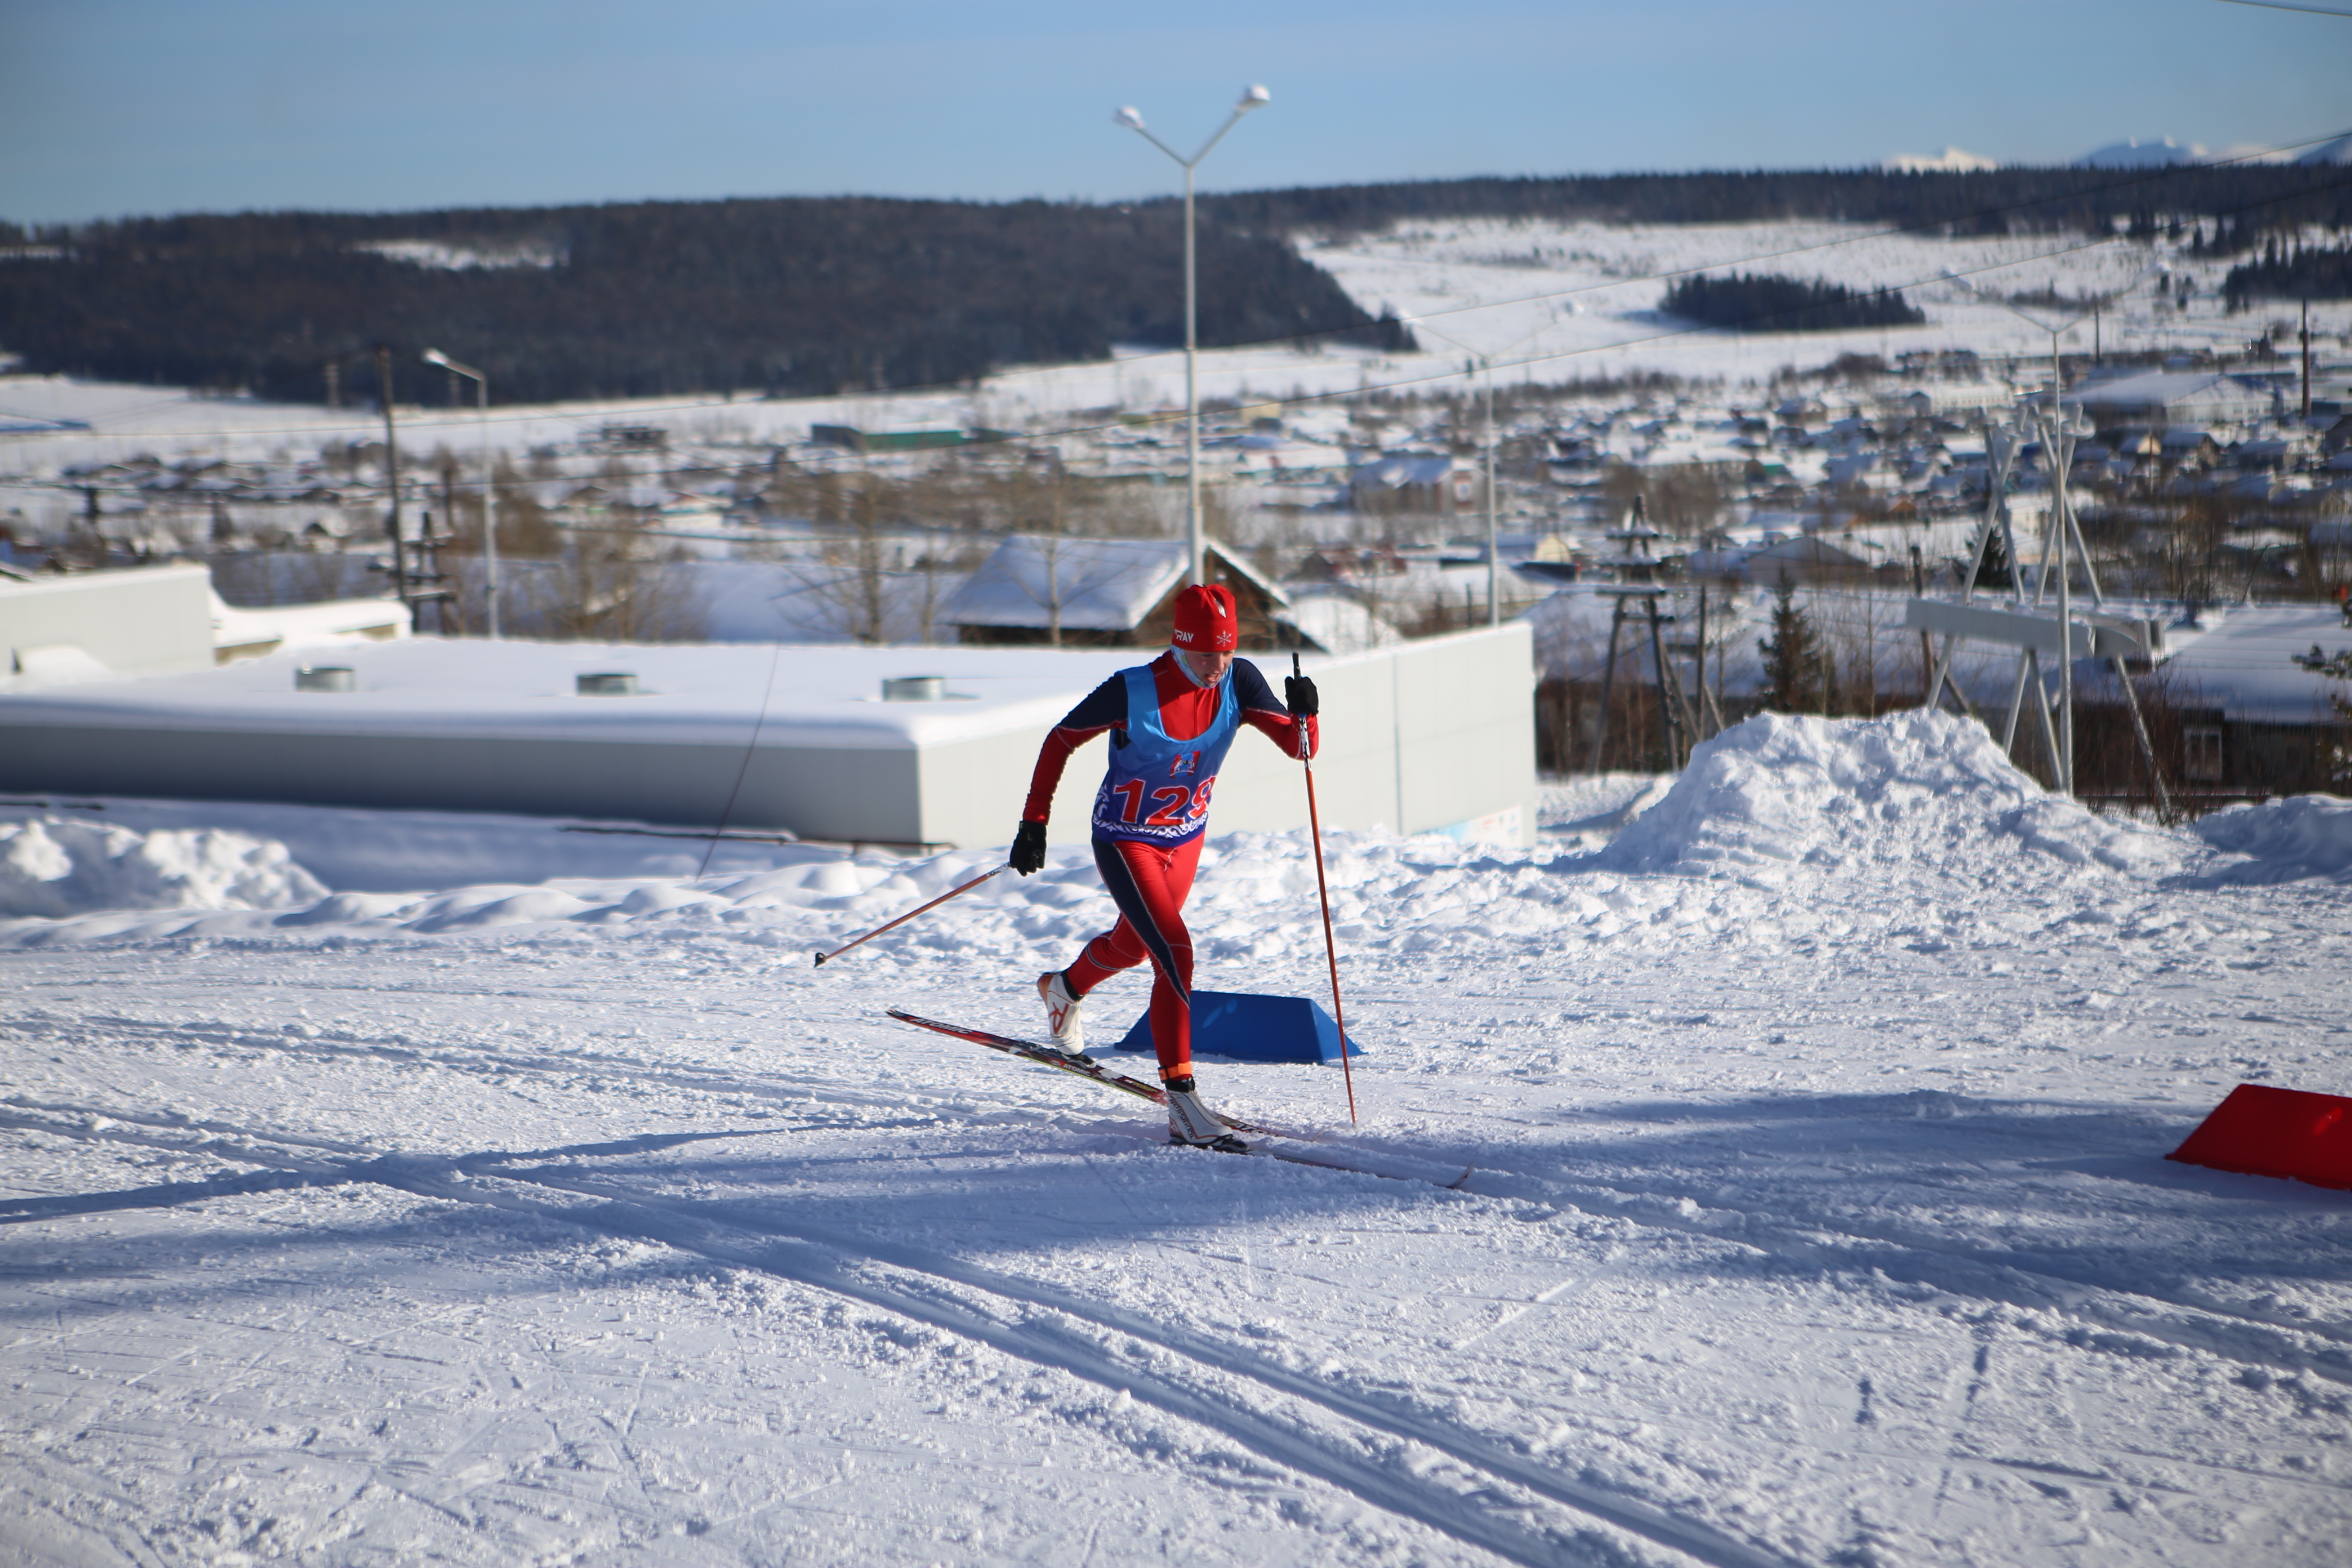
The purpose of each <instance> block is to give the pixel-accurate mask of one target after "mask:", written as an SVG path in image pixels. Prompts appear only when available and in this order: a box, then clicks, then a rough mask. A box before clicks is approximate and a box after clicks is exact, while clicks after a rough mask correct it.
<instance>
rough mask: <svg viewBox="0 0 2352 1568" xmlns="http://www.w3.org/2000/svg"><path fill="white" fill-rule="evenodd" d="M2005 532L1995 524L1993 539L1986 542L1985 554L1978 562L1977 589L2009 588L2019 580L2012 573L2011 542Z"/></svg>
mask: <svg viewBox="0 0 2352 1568" xmlns="http://www.w3.org/2000/svg"><path fill="white" fill-rule="evenodd" d="M2005 532H2006V531H2004V530H2003V529H2002V528H2000V525H1998V524H1995V525H1994V528H1993V531H1992V537H1991V538H1990V539H1988V540H1986V541H1985V547H1984V554H1983V556H1982V557H1981V558H1980V559H1979V561H1978V562H1977V580H1976V584H1975V585H1976V586H1977V587H1979V588H2008V587H2012V586H2014V585H2015V584H2016V582H2017V579H2016V578H2015V577H2014V576H2013V575H2012V574H2011V572H2010V566H2009V542H2008V540H2007V538H2006V537H2005Z"/></svg>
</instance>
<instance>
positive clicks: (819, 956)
mask: <svg viewBox="0 0 2352 1568" xmlns="http://www.w3.org/2000/svg"><path fill="white" fill-rule="evenodd" d="M816 966H817V967H818V968H819V969H823V968H824V954H823V953H821V952H820V953H818V954H817V955H816Z"/></svg>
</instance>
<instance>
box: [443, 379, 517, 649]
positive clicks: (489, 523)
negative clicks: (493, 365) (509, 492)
mask: <svg viewBox="0 0 2352 1568" xmlns="http://www.w3.org/2000/svg"><path fill="white" fill-rule="evenodd" d="M425 363H426V364H437V365H439V366H440V367H441V368H442V369H443V370H446V371H447V372H449V373H450V374H453V375H462V376H464V377H465V378H466V379H467V380H468V381H470V382H472V383H473V384H474V392H475V399H474V406H475V408H476V410H477V411H478V413H479V414H480V415H481V419H482V575H483V588H482V597H483V599H484V601H485V602H486V603H487V604H488V607H489V617H488V619H489V628H490V637H491V638H492V640H494V641H495V640H496V639H497V637H498V635H499V475H498V460H497V458H496V457H495V456H494V455H493V453H492V452H491V450H490V378H489V377H488V376H487V375H484V374H482V373H481V372H480V371H478V370H476V369H474V368H473V367H472V366H471V365H463V364H459V363H457V361H456V360H453V359H451V358H450V357H449V356H448V355H447V354H445V353H442V352H441V351H440V350H439V349H426V350H425Z"/></svg>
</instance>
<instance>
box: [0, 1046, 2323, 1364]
mask: <svg viewBox="0 0 2352 1568" xmlns="http://www.w3.org/2000/svg"><path fill="white" fill-rule="evenodd" d="M87 1022H88V1023H90V1024H102V1025H104V1026H107V1027H109V1028H110V1029H112V1030H116V1031H121V1032H125V1033H137V1034H143V1035H146V1036H148V1037H152V1038H154V1039H156V1040H157V1041H158V1042H160V1043H185V1041H186V1039H187V1038H188V1037H190V1036H191V1035H192V1034H193V1035H194V1037H197V1038H200V1039H203V1040H205V1043H207V1044H215V1045H226V1046H239V1047H249V1048H268V1049H273V1050H277V1051H280V1052H284V1053H286V1054H289V1055H301V1054H304V1053H316V1054H318V1055H320V1056H362V1057H368V1058H376V1059H394V1060H404V1061H408V1060H413V1061H416V1062H419V1063H425V1064H433V1065H439V1066H445V1067H450V1068H457V1069H458V1070H465V1071H471V1072H478V1073H501V1074H510V1073H515V1072H530V1073H544V1072H550V1071H561V1072H564V1073H568V1074H573V1075H579V1074H589V1075H594V1074H599V1073H601V1074H604V1075H605V1076H609V1077H615V1078H634V1079H639V1080H651V1081H655V1082H660V1083H664V1084H667V1085H669V1086H670V1087H674V1088H681V1089H696V1090H699V1091H702V1092H707V1093H714V1094H735V1095H741V1096H747V1097H753V1098H758V1099H761V1100H770V1101H774V1102H784V1103H791V1104H797V1105H802V1106H806V1105H809V1104H811V1103H814V1104H818V1105H839V1106H844V1107H850V1108H856V1109H861V1110H898V1111H900V1112H904V1111H906V1110H908V1109H909V1108H910V1107H916V1106H919V1107H921V1108H923V1109H924V1110H927V1111H929V1112H930V1113H932V1114H933V1115H935V1116H937V1117H950V1116H951V1117H954V1118H956V1119H958V1120H961V1121H965V1122H967V1123H973V1122H1005V1123H1010V1124H1014V1125H1021V1126H1037V1125H1045V1126H1053V1127H1056V1128H1058V1129H1060V1130H1062V1131H1077V1130H1076V1129H1073V1128H1071V1127H1069V1126H1068V1124H1067V1121H1066V1116H1067V1115H1068V1112H1067V1111H1066V1110H1065V1109H1064V1108H1063V1107H1061V1106H1060V1105H1058V1104H1056V1103H1054V1102H1044V1101H1041V1102H1038V1103H1035V1104H1033V1105H1029V1106H1013V1105H1007V1106H1004V1107H1003V1108H1001V1109H995V1110H982V1109H980V1108H977V1107H975V1106H973V1105H971V1103H969V1102H968V1101H956V1100H925V1098H924V1097H922V1096H919V1095H917V1094H913V1093H908V1094H901V1095H884V1094H877V1093H872V1092H867V1091H860V1090H854V1089H833V1088H827V1087H820V1086H816V1085H813V1084H807V1083H788V1082H786V1081H781V1080H771V1081H769V1082H766V1083H760V1082H757V1081H753V1080H749V1079H743V1078H740V1077H736V1076H733V1075H730V1074H725V1073H719V1072H710V1071H706V1070H704V1069H699V1068H693V1067H692V1066H690V1065H685V1064H678V1065H670V1064H661V1063H655V1062H650V1061H647V1060H646V1059H644V1058H633V1057H627V1056H623V1055H619V1054H615V1053H605V1052H581V1053H562V1054H556V1055H547V1054H533V1055H529V1056H508V1055H504V1054H501V1053H499V1052H498V1051H495V1050H488V1049H482V1048H479V1047H417V1046H414V1045H409V1044H407V1043H405V1042H401V1041H394V1040H367V1039H365V1038H363V1037H343V1038H339V1039H337V1038H328V1037H309V1036H299V1035H282V1034H276V1033H262V1032H257V1031H253V1030H247V1029H242V1028H239V1027H237V1026H233V1025H227V1024H217V1025H210V1026H171V1025H161V1024H153V1023H148V1022H143V1021H141V1020H134V1019H126V1018H112V1017H109V1018H102V1019H91V1020H88V1021H87ZM14 1026H15V1027H16V1028H19V1029H26V1030H30V1029H33V1028H44V1027H46V1028H47V1029H48V1030H49V1031H51V1032H54V1030H55V1028H56V1027H57V1026H58V1023H57V1021H53V1020H27V1021H24V1022H19V1023H17V1024H16V1025H14ZM0 1027H5V1025H0ZM24 1109H27V1107H26V1102H24V1101H23V1100H17V1101H16V1102H15V1111H16V1112H21V1111H22V1110H24ZM38 1109H41V1110H52V1111H55V1112H57V1113H58V1114H60V1115H62V1116H68V1117H72V1118H76V1119H78V1120H79V1121H84V1122H88V1121H91V1120H96V1121H114V1122H132V1121H141V1122H144V1123H146V1124H147V1125H150V1126H154V1127H158V1128H173V1127H201V1128H203V1129H205V1130H206V1131H212V1132H213V1133H214V1134H215V1139H217V1140H223V1141H220V1142H206V1143H205V1144H202V1145H199V1146H197V1147H195V1148H193V1149H191V1150H190V1152H202V1153H205V1154H210V1155H214V1156H218V1157H223V1158H242V1159H245V1160H247V1163H268V1164H284V1163H286V1162H284V1161H279V1160H273V1159H267V1158H262V1157H260V1156H259V1153H258V1151H259V1150H261V1149H262V1148H263V1147H265V1146H267V1145H270V1144H276V1145H278V1146H281V1147H282V1146H286V1145H295V1146H298V1147H302V1148H305V1149H309V1148H327V1149H334V1148H341V1149H349V1150H351V1152H354V1153H368V1154H373V1153H376V1152H378V1151H375V1150H369V1149H363V1148H361V1147H360V1146H356V1145H334V1144H331V1143H328V1142H325V1141H321V1140H314V1139H306V1138H300V1137H294V1136H288V1135H280V1134H276V1133H269V1132H256V1131H250V1130H247V1129H242V1128H237V1127H236V1126H234V1125H232V1124H228V1123H215V1122H195V1121H177V1120H173V1119H172V1118H168V1117H154V1116H142V1115H141V1114H139V1113H135V1112H124V1111H115V1110H96V1109H91V1108H83V1107H68V1106H42V1107H39V1108H38ZM1093 1120H1094V1121H1100V1120H1101V1119H1100V1118H1095V1119H1093ZM861 1125H879V1124H877V1123H866V1124H861ZM0 1126H9V1127H24V1128H26V1129H28V1130H37V1131H47V1132H52V1133H58V1134H61V1135H64V1136H69V1137H75V1136H84V1135H85V1130H84V1129H81V1128H77V1127H76V1126H75V1125H74V1124H73V1123H72V1122H65V1123H51V1122H47V1121H40V1120H35V1119H26V1118H24V1117H23V1116H22V1115H21V1114H16V1113H12V1111H11V1108H10V1107H9V1106H7V1105H0ZM775 1131H782V1130H781V1129H778V1130H775ZM92 1135H96V1136H101V1137H108V1138H110V1141H114V1142H146V1143H149V1144H150V1146H153V1147H187V1145H186V1144H184V1143H175V1142H173V1141H170V1140H168V1139H159V1138H157V1137H155V1136H154V1135H152V1134H140V1133H134V1132H131V1131H98V1132H96V1133H95V1134H92ZM746 1135H748V1132H747V1134H746ZM240 1138H241V1139H245V1140H248V1141H250V1143H249V1144H248V1145H246V1146H247V1147H250V1148H252V1149H254V1150H255V1151H256V1152H254V1153H246V1154H240V1153H239V1152H238V1150H239V1148H240V1145H238V1144H237V1143H236V1142H226V1140H232V1139H240ZM615 1152H618V1151H617V1150H616V1151H615ZM1373 1152H1379V1150H1378V1149H1377V1147H1374V1151H1373ZM298 1168H300V1167H299V1163H298ZM1462 1190H1463V1191H1464V1192H1465V1193H1466V1194H1470V1195H1473V1196H1478V1197H1486V1198H1489V1199H1505V1200H1509V1199H1517V1200H1519V1201H1522V1202H1535V1203H1540V1204H1544V1205H1550V1206H1559V1207H1564V1208H1569V1209H1573V1210H1576V1211H1577V1212H1580V1213H1582V1214H1586V1215H1591V1216H1593V1217H1597V1218H1604V1219H1618V1220H1624V1221H1628V1222H1630V1223H1633V1224H1636V1225H1641V1226H1648V1227H1651V1228H1654V1229H1661V1230H1671V1231H1676V1232H1680V1233H1682V1234H1685V1235H1689V1236H1694V1237H1705V1238H1706V1239H1708V1240H1712V1241H1717V1242H1725V1243H1729V1244H1732V1245H1735V1246H1742V1247H1748V1248H1750V1249H1752V1250H1754V1251H1756V1252H1758V1253H1759V1254H1761V1255H1764V1256H1767V1257H1771V1258H1780V1259H1782V1260H1784V1261H1786V1262H1789V1263H1793V1264H1801V1265H1803V1266H1805V1267H1808V1268H1836V1269H1842V1270H1846V1271H1850V1272H1855V1273H1864V1274H1867V1273H1871V1272H1876V1273H1878V1274H1880V1275H1883V1276H1884V1277H1885V1278H1886V1279H1890V1280H1895V1281H1900V1282H1902V1283H1906V1284H1911V1285H1917V1286H1924V1287H1927V1288H1929V1289H1935V1290H1938V1291H1942V1292H1945V1293H1947V1294H1949V1295H1953V1296H1963V1297H1971V1298H1974V1299H1977V1300H1986V1301H1994V1302H1999V1303H2000V1304H2002V1305H2004V1306H2009V1307H2014V1308H2017V1309H2020V1310H2027V1311H2047V1312H2055V1313H2059V1314H2061V1315H2063V1316H2066V1317H2072V1318H2074V1319H2078V1320H2081V1321H2084V1322H2087V1323H2089V1324H2092V1325H2095V1327H2096V1328H2098V1329H2104V1330H2107V1331H2114V1332H2116V1333H2123V1334H2137V1335H2141V1336H2143V1337H2145V1338H2147V1339H2148V1340H2152V1341H2155V1342H2159V1343H2162V1344H2165V1345H2168V1346H2173V1347H2176V1348H2179V1349H2185V1350H2193V1351H2198V1352H2202V1353H2205V1354H2209V1355H2213V1356H2217V1357H2220V1358H2221V1359H2223V1360H2226V1361H2231V1362H2235V1363H2240V1364H2242V1365H2246V1366H2250V1367H2254V1366H2258V1367H2262V1368H2264V1369H2266V1370H2269V1371H2273V1372H2284V1373H2310V1374H2312V1375H2314V1376H2316V1377H2319V1378H2323V1379H2325V1380H2326V1381H2328V1382H2330V1383H2335V1384H2344V1385H2347V1386H2352V1328H2347V1327H2342V1326H2337V1325H2332V1324H2325V1323H2311V1324H2305V1323H2294V1322H2282V1321H2278V1320H2276V1319H2273V1318H2268V1317H2263V1316H2261V1315H2258V1314H2255V1313H2252V1312H2243V1311H2238V1310H2232V1309H2231V1308H2228V1307H2223V1306H2218V1305H2214V1304H2212V1303H2209V1302H2205V1301H2200V1300H2191V1299H2184V1298H2182V1297H2178V1296H2172V1295H2168V1294H2166V1293H2164V1292H2162V1291H2161V1290H2158V1289H2147V1288H2130V1287H2123V1286H2116V1285H2113V1284H2109V1283H2107V1282H2105V1281H2101V1280H2095V1279H2079V1278H2073V1277H2070V1276H2068V1275H2065V1274H2063V1273H2059V1272H2057V1271H2055V1270H2053V1269H2050V1268H2035V1267H2031V1266H2028V1265H2026V1264H2023V1263H2020V1262H2016V1261H2012V1260H2009V1259H2004V1258H1997V1257H1987V1256H1984V1255H1982V1254H1979V1253H1974V1252H1969V1251H1966V1250H1962V1249H1958V1248H1954V1247H1937V1246H1935V1245H1933V1244H1931V1243H1927V1242H1923V1241H1920V1240H1918V1239H1916V1238H1912V1237H1901V1236H1895V1235H1888V1234H1874V1233H1873V1232H1871V1231H1868V1230H1863V1229H1858V1228H1854V1227H1852V1226H1843V1225H1840V1224H1838V1223H1836V1222H1834V1221H1832V1220H1829V1219H1827V1218H1824V1217H1822V1216H1820V1215H1788V1214H1782V1213H1780V1212H1778V1211H1775V1210H1770V1209H1765V1208H1761V1207H1756V1208H1748V1207H1741V1206H1738V1205H1726V1204H1723V1203H1720V1202H1710V1203H1705V1204H1702V1203H1700V1202H1699V1201H1698V1200H1696V1199H1695V1198H1690V1197H1688V1196H1687V1195H1686V1194H1677V1193H1674V1192H1670V1191H1665V1190H1661V1189H1658V1188H1654V1187H1648V1186H1643V1185H1640V1184H1631V1183H1625V1184H1612V1183H1609V1182H1606V1181H1601V1180H1595V1179H1592V1178H1587V1179H1585V1180H1583V1181H1580V1182H1569V1181H1562V1180H1560V1179H1559V1178H1558V1177H1554V1176H1546V1175H1541V1174H1538V1173H1534V1172H1530V1171H1526V1170H1515V1169H1513V1168H1511V1167H1509V1166H1499V1165H1496V1164H1492V1163H1482V1164H1479V1165H1478V1166H1477V1167H1476V1168H1475V1173H1473V1175H1472V1176H1471V1178H1470V1179H1469V1181H1468V1182H1467V1183H1466V1184H1465V1186H1464V1187H1463V1189H1462ZM1685 1204H1686V1205H1688V1211H1687V1212H1685V1210H1684V1209H1683V1208H1682V1207H1681V1206H1680V1205H1685ZM1634 1205H1639V1206H1638V1207H1636V1206H1634ZM6 1212H8V1210H7V1207H6V1205H0V1214H5V1213H6ZM1711 1215H1717V1216H1719V1215H1732V1216H1737V1217H1736V1219H1732V1220H1729V1221H1726V1220H1724V1219H1722V1218H1716V1217H1710V1216H1711ZM2077 1332H2078V1333H2080V1332H2083V1331H2077ZM2314 1342H2318V1343H2317V1344H2315V1343H2314ZM2103 1348H2115V1349H2127V1348H2131V1347H2126V1346H2114V1347H2103ZM2141 1353H2145V1352H2141Z"/></svg>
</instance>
